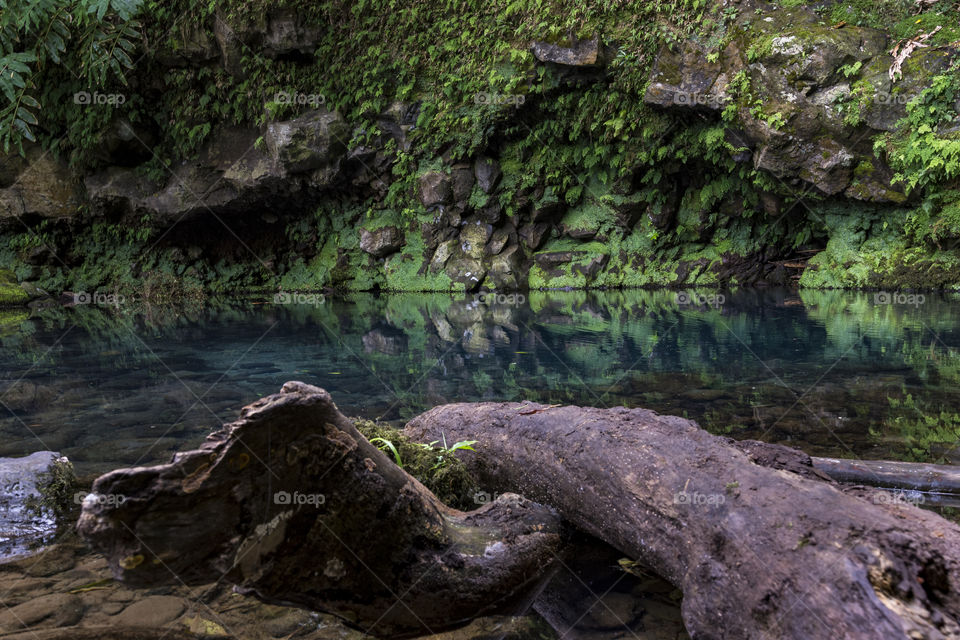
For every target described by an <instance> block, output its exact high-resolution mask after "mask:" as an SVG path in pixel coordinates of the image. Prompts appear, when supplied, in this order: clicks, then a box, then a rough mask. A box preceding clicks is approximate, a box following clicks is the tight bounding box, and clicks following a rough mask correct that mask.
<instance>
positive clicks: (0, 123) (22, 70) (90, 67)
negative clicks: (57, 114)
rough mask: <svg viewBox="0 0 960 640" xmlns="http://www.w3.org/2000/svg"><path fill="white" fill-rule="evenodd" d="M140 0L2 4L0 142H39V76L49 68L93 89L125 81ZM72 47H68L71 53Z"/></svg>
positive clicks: (7, 0)
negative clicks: (65, 71) (60, 70)
mask: <svg viewBox="0 0 960 640" xmlns="http://www.w3.org/2000/svg"><path fill="white" fill-rule="evenodd" d="M140 4H141V0H0V92H2V93H3V98H4V102H3V103H0V143H2V146H3V151H4V152H8V151H9V150H10V148H11V147H15V148H17V149H18V150H19V151H20V152H21V153H22V152H23V141H24V140H29V141H31V142H33V141H35V140H36V133H35V131H34V129H35V128H36V127H37V126H38V118H37V116H38V114H39V113H40V111H41V109H42V101H43V87H42V86H40V85H41V84H42V83H41V82H40V78H41V75H42V74H43V72H44V70H45V69H47V68H48V67H49V65H55V66H59V67H63V68H66V69H68V70H70V71H71V72H72V73H73V74H74V75H76V76H78V77H82V78H84V79H85V80H86V81H87V82H88V83H89V84H90V85H92V86H100V85H103V84H104V83H105V82H106V81H107V79H108V78H109V77H111V76H112V77H114V78H117V79H118V80H120V81H121V82H123V83H126V79H125V77H124V72H125V70H127V69H130V68H132V67H133V60H132V53H133V52H134V50H135V48H136V44H135V43H136V42H137V41H138V40H139V38H140V36H139V33H138V31H137V29H138V27H139V24H138V23H137V22H136V21H134V16H135V15H136V13H137V11H138V10H139V9H140ZM68 45H69V49H68Z"/></svg>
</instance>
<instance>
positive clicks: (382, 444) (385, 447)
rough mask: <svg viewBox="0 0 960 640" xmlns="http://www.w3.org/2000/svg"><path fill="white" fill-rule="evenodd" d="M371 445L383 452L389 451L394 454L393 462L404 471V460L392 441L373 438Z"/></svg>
mask: <svg viewBox="0 0 960 640" xmlns="http://www.w3.org/2000/svg"><path fill="white" fill-rule="evenodd" d="M370 444H375V445H377V448H379V449H380V450H381V451H389V452H390V453H392V454H393V460H394V462H396V463H397V466H398V467H400V468H401V469H403V459H402V458H401V457H400V452H399V451H397V447H396V446H395V445H394V444H393V442H392V441H390V440H387V439H386V438H371V439H370Z"/></svg>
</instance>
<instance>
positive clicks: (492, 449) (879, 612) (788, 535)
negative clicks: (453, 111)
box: [406, 403, 960, 640]
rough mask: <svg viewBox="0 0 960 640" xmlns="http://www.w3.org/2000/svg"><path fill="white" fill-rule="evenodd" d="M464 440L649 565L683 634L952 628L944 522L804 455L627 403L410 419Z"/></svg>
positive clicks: (420, 435)
mask: <svg viewBox="0 0 960 640" xmlns="http://www.w3.org/2000/svg"><path fill="white" fill-rule="evenodd" d="M406 433H407V435H409V436H412V437H414V438H416V439H418V440H420V441H432V440H435V439H437V438H439V437H440V435H441V433H442V434H443V435H444V436H445V437H446V439H447V441H451V440H457V439H462V438H467V437H469V438H470V439H471V440H478V441H479V443H478V444H477V445H476V448H477V452H476V453H470V452H465V454H464V456H463V457H464V459H465V460H466V461H467V463H468V468H470V469H471V471H473V473H474V475H475V476H476V477H477V478H478V479H479V480H480V482H481V483H482V485H483V486H484V489H485V490H486V491H488V492H496V491H505V490H510V491H516V492H518V493H522V494H523V495H525V496H526V497H528V498H530V499H533V500H538V501H541V502H543V503H545V504H549V505H551V506H554V507H556V508H557V510H558V511H559V512H560V513H561V515H563V517H564V518H565V519H567V520H568V521H569V522H571V523H572V524H573V525H575V526H576V527H578V528H580V529H582V530H584V531H586V532H587V533H590V534H592V535H594V536H596V537H598V538H601V539H602V540H604V541H606V542H607V543H609V544H611V545H612V546H614V547H615V548H617V549H618V550H620V551H621V552H623V553H624V554H626V555H628V556H630V557H632V558H635V559H637V560H639V561H640V562H642V563H644V564H646V565H648V566H650V567H652V568H653V569H654V570H655V571H657V572H658V573H659V574H660V575H661V576H663V577H664V578H666V579H667V580H668V581H670V582H671V583H673V584H674V585H675V586H677V587H679V588H680V589H681V590H682V591H683V604H682V612H683V620H684V624H685V625H686V627H687V630H688V631H689V633H690V635H691V636H692V637H694V638H710V639H712V638H789V639H796V640H811V639H814V638H824V639H827V638H845V639H854V638H856V639H860V638H862V639H864V640H866V639H868V638H869V639H875V638H891V639H893V638H931V639H932V638H958V637H960V527H957V525H955V524H953V523H951V522H949V521H947V520H944V519H943V518H941V517H940V516H938V515H936V514H934V513H931V512H928V511H923V510H921V509H918V508H916V507H914V506H912V505H910V504H905V503H902V502H897V501H891V500H890V499H889V494H888V493H885V492H881V491H879V490H874V489H867V488H848V489H842V488H841V487H840V486H838V485H836V484H835V483H833V482H831V481H830V480H829V479H828V478H827V477H826V476H825V475H824V474H822V473H821V472H818V471H816V469H814V467H813V465H812V463H811V461H810V458H809V457H808V456H806V455H805V454H803V453H801V452H798V451H795V450H792V449H788V448H786V447H779V446H776V445H765V444H763V443H757V442H743V443H734V442H732V441H730V440H728V439H725V438H720V437H717V436H713V435H710V434H709V433H707V432H706V431H703V430H702V429H700V428H699V427H697V425H696V424H694V423H693V422H691V421H689V420H685V419H683V418H677V417H669V416H660V415H657V414H655V413H653V412H651V411H646V410H643V409H625V408H614V409H589V408H579V407H551V406H544V405H538V404H516V403H502V404H500V403H481V404H454V405H445V406H441V407H437V408H434V409H432V410H430V411H428V412H426V413H424V414H422V415H420V416H418V417H417V418H415V419H414V420H412V421H411V422H410V424H409V425H408V426H407V429H406Z"/></svg>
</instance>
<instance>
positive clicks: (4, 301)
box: [0, 269, 30, 307]
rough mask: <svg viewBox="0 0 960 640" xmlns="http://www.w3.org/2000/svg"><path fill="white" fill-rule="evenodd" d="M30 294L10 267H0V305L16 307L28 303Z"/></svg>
mask: <svg viewBox="0 0 960 640" xmlns="http://www.w3.org/2000/svg"><path fill="white" fill-rule="evenodd" d="M29 301H30V295H29V294H28V293H27V292H26V291H25V290H24V289H23V287H21V286H20V285H19V284H18V283H17V278H16V276H15V275H14V274H13V272H12V271H10V270H9V269H0V307H14V306H20V305H23V304H26V303H27V302H29Z"/></svg>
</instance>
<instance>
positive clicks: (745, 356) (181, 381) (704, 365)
mask: <svg viewBox="0 0 960 640" xmlns="http://www.w3.org/2000/svg"><path fill="white" fill-rule="evenodd" d="M699 294H702V295H703V296H713V297H705V298H702V299H699V300H696V302H698V303H699V304H682V303H684V302H686V301H687V299H690V298H692V297H693V296H692V295H690V294H687V295H686V297H685V296H684V295H680V296H678V294H677V293H676V292H672V291H610V292H531V293H529V294H527V295H526V296H525V297H523V299H521V298H520V297H518V296H513V297H511V296H487V297H485V298H483V299H480V298H479V297H477V296H472V295H466V296H465V295H459V296H451V295H445V294H429V295H427V294H408V295H391V296H379V297H377V296H374V295H355V296H350V297H347V298H342V299H333V298H326V299H322V298H319V297H314V298H306V297H301V298H294V299H293V300H291V303H290V304H274V303H273V300H272V299H271V300H270V301H269V302H263V301H260V300H243V301H234V302H230V303H219V304H213V305H210V306H209V307H207V308H205V309H202V310H197V311H194V312H190V313H176V312H172V311H169V310H167V311H165V312H159V311H156V310H147V311H146V312H143V311H141V312H135V311H133V310H132V309H127V308H124V307H120V308H119V309H116V308H112V307H96V306H81V307H74V308H59V307H57V308H51V309H46V310H39V311H34V312H33V313H32V315H31V316H30V317H29V318H25V317H23V316H22V315H21V316H14V317H11V316H9V315H8V316H7V318H6V321H3V322H0V362H2V365H0V366H2V369H0V402H2V403H3V404H2V406H0V412H2V415H0V456H19V455H24V454H27V453H30V452H32V451H37V450H40V449H49V450H54V451H59V452H61V453H63V454H65V455H67V456H68V457H70V459H71V460H73V461H74V463H75V464H76V465H77V467H78V471H79V472H80V473H81V474H83V473H89V472H95V471H96V472H99V471H104V470H107V469H109V468H113V467H117V466H121V465H123V466H126V465H132V464H146V463H153V462H158V461H164V460H166V459H167V458H169V456H170V455H171V453H172V452H174V451H176V450H178V449H182V448H184V447H189V446H194V445H196V444H198V443H200V442H201V441H202V439H203V437H204V436H205V435H206V434H207V433H208V432H209V430H211V429H213V428H215V427H217V426H219V425H221V424H223V423H224V422H229V421H230V420H232V419H234V418H235V417H236V416H237V415H238V413H239V410H240V408H241V407H242V406H243V405H244V404H246V403H248V402H250V401H252V400H255V399H256V398H258V397H260V396H263V395H266V394H269V393H273V392H275V391H277V390H278V389H279V388H280V386H281V385H282V384H283V383H284V382H286V381H287V380H294V379H296V380H303V381H305V382H309V383H311V384H316V385H319V386H322V387H325V388H326V389H328V390H329V391H330V392H331V393H332V394H333V397H334V399H335V400H336V402H337V404H338V405H339V407H340V408H341V410H343V411H344V412H345V413H347V414H348V415H358V416H363V417H367V418H381V419H384V420H394V421H398V422H399V421H402V420H404V419H406V418H409V417H411V416H413V415H415V414H417V413H418V412H420V411H422V410H424V409H426V408H429V407H432V406H434V405H437V404H441V403H447V402H459V401H472V400H511V401H519V400H533V401H538V402H543V403H550V404H556V403H577V404H585V405H594V406H615V405H627V406H643V407H647V408H650V409H654V410H656V411H659V412H662V413H671V414H677V415H686V416H688V417H690V418H692V419H695V420H697V421H698V422H700V424H702V425H703V426H704V427H706V428H708V429H710V430H711V431H713V432H715V433H721V434H726V435H729V436H731V437H735V438H757V439H762V440H765V441H769V442H778V443H783V444H787V445H790V446H795V447H799V448H801V449H803V450H805V451H807V452H808V453H811V454H816V455H832V456H840V457H856V458H899V459H907V460H924V461H931V462H947V463H949V462H952V461H956V460H958V458H960V456H958V452H957V451H955V450H954V449H953V447H954V445H955V444H956V442H957V439H958V436H960V417H958V415H957V411H958V409H957V402H956V401H957V389H958V382H960V357H958V348H960V297H957V296H954V295H947V294H943V295H939V294H926V296H925V297H923V299H922V300H920V299H918V298H913V299H909V300H908V299H907V298H906V296H900V297H899V298H898V297H897V296H892V297H889V298H890V299H889V303H887V302H888V300H887V299H885V298H884V297H883V296H879V297H878V296H877V295H876V294H874V293H849V292H829V291H828V292H802V293H797V292H790V291H785V290H783V291H779V290H739V291H725V292H720V293H719V295H718V292H711V291H701V292H699ZM678 297H679V300H678ZM298 302H304V303H306V304H298Z"/></svg>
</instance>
